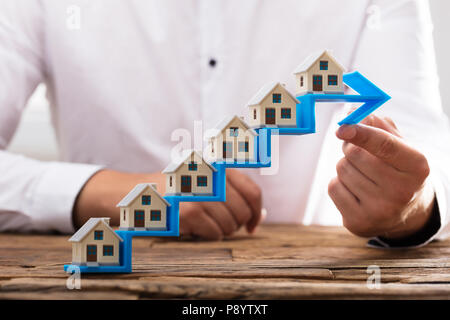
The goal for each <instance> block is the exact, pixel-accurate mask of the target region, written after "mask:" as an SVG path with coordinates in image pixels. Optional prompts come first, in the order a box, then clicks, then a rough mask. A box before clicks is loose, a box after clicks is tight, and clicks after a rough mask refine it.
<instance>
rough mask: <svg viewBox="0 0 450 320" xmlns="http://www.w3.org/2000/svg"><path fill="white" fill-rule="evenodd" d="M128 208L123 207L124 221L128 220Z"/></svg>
mask: <svg viewBox="0 0 450 320" xmlns="http://www.w3.org/2000/svg"><path fill="white" fill-rule="evenodd" d="M126 212H127V211H126V209H123V221H125V220H127V214H126Z"/></svg>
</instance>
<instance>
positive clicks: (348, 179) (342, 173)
mask: <svg viewBox="0 0 450 320" xmlns="http://www.w3.org/2000/svg"><path fill="white" fill-rule="evenodd" d="M336 172H337V174H338V179H339V181H340V182H341V183H342V184H343V185H344V186H346V187H347V189H348V190H349V191H350V192H351V193H352V194H353V195H354V196H355V197H356V198H357V199H358V200H359V201H366V200H370V198H373V197H372V195H374V194H378V193H379V190H378V186H377V185H376V184H375V183H374V182H373V181H372V180H370V179H369V178H367V177H366V176H365V175H363V174H362V173H361V172H360V171H359V170H358V169H357V168H355V167H354V166H353V165H352V164H351V163H350V162H349V161H348V160H347V159H346V158H342V159H341V160H340V161H339V162H338V163H337V165H336Z"/></svg>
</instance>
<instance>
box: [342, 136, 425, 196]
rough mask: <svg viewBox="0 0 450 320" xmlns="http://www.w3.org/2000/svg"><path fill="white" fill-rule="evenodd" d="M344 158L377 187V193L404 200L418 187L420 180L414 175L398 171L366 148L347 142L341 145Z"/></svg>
mask: <svg viewBox="0 0 450 320" xmlns="http://www.w3.org/2000/svg"><path fill="white" fill-rule="evenodd" d="M343 151H344V155H345V158H346V159H347V160H348V161H349V162H350V163H351V164H352V165H353V166H354V167H355V168H357V169H358V170H359V171H360V172H361V173H362V174H364V175H365V176H366V177H368V178H369V179H370V180H372V181H373V182H374V183H375V184H376V185H377V186H378V187H379V188H378V190H377V192H378V194H382V195H383V197H385V198H389V199H395V200H400V201H402V202H405V201H407V200H409V199H410V198H411V196H412V194H411V193H412V192H413V191H414V190H416V189H417V188H419V187H420V185H421V184H422V181H421V180H417V179H416V178H415V176H414V175H411V174H409V173H406V172H402V171H398V170H397V169H395V168H394V167H391V166H389V165H387V164H386V163H384V162H383V161H382V160H380V159H378V158H377V157H375V156H373V155H372V154H370V153H368V152H367V151H366V150H364V149H362V148H360V147H358V146H355V145H353V144H351V143H347V144H345V145H344V146H343Z"/></svg>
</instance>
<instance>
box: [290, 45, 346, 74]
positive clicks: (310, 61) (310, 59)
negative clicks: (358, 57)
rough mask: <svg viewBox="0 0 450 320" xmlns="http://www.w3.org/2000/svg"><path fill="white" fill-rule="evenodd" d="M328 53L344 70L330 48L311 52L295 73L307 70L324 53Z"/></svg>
mask: <svg viewBox="0 0 450 320" xmlns="http://www.w3.org/2000/svg"><path fill="white" fill-rule="evenodd" d="M325 53H326V54H328V56H329V57H330V59H331V60H332V61H333V62H334V63H336V64H337V65H338V67H340V68H341V69H342V70H345V68H344V67H343V66H342V65H341V64H340V63H339V62H338V61H337V60H336V59H335V58H334V57H333V55H332V54H331V52H330V51H329V50H321V51H316V52H313V53H312V54H310V55H309V56H308V57H307V58H306V59H305V60H303V62H302V63H300V64H299V65H298V66H297V68H295V70H294V74H297V73H300V72H305V71H307V70H308V69H309V68H310V67H311V66H312V65H313V64H314V63H315V62H316V61H317V60H318V59H319V58H320V57H321V56H322V55H323V54H325Z"/></svg>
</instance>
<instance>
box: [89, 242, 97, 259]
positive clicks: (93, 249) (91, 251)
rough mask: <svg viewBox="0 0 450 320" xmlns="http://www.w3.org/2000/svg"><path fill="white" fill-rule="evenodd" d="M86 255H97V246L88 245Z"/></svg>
mask: <svg viewBox="0 0 450 320" xmlns="http://www.w3.org/2000/svg"><path fill="white" fill-rule="evenodd" d="M87 255H88V256H96V255H97V246H96V245H88V246H87ZM88 261H89V260H88Z"/></svg>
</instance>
